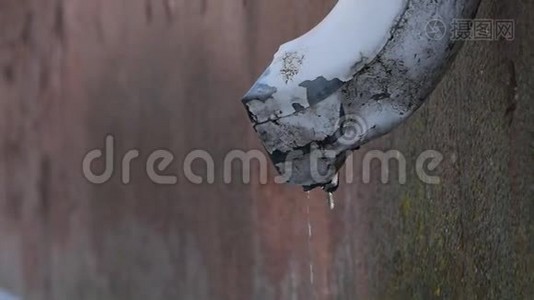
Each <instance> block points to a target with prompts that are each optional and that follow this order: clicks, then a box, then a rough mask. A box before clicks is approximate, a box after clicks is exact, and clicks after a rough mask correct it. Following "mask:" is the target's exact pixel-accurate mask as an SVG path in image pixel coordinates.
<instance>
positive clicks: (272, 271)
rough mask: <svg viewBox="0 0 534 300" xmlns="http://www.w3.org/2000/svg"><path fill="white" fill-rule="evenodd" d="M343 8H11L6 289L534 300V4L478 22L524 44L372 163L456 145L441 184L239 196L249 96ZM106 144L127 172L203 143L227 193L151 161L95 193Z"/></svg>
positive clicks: (475, 71)
mask: <svg viewBox="0 0 534 300" xmlns="http://www.w3.org/2000/svg"><path fill="white" fill-rule="evenodd" d="M332 5H333V1H326V0H311V1H299V0H292V1H288V0H269V1H257V0H255V1H250V0H249V1H237V0H228V1H222V0H219V1H215V0H213V1H212V0H203V1H184V0H94V1H83V0H2V1H0V71H1V72H0V113H1V115H0V136H1V138H0V166H1V167H0V238H1V239H0V287H2V288H6V289H8V290H11V291H13V292H16V293H18V294H20V295H24V296H25V299H54V300H56V299H57V300H60V299H66V300H71V299H195V300H196V299H232V300H234V299H432V298H436V299H530V298H532V297H533V296H534V290H533V287H534V254H533V252H534V244H533V242H532V241H533V240H534V223H533V222H534V218H533V217H534V186H533V184H534V174H533V166H534V144H533V143H534V142H533V141H534V121H533V116H534V104H533V102H532V97H533V93H534V82H533V79H532V75H533V67H534V50H533V47H534V38H533V35H532V27H533V25H534V24H533V23H534V21H533V15H534V4H533V3H532V2H531V1H524V0H523V1H519V0H514V1H506V2H504V1H501V2H497V1H493V0H484V1H483V4H482V8H481V11H480V13H479V17H480V18H495V19H499V18H512V19H515V20H516V25H517V26H516V27H517V28H516V30H517V37H516V39H515V41H513V42H506V41H499V42H496V41H494V42H468V43H466V46H465V47H464V49H463V50H462V51H461V53H460V55H459V58H458V60H457V61H456V63H455V64H454V66H453V67H452V69H451V71H450V73H449V74H448V75H447V76H446V78H445V79H444V81H443V82H442V83H441V85H440V86H439V88H438V89H437V90H436V91H435V93H434V94H433V96H432V97H431V99H430V101H429V102H428V103H427V104H426V105H424V107H423V108H422V109H421V110H420V111H419V112H418V113H417V114H416V116H414V118H412V119H411V120H410V121H409V122H407V123H406V124H405V125H403V126H402V127H401V128H399V129H398V130H396V131H395V132H393V133H392V134H389V135H388V136H386V137H384V138H382V139H380V140H377V141H375V142H373V143H371V144H369V145H368V146H367V147H365V149H362V150H361V151H359V152H357V153H356V154H355V159H354V160H355V169H356V170H359V167H361V157H362V155H363V154H364V153H365V151H366V150H372V149H386V150H388V149H397V150H399V151H401V152H402V153H403V154H404V155H405V156H406V157H407V159H408V161H409V162H413V161H415V159H416V158H417V156H418V155H419V153H421V152H422V151H424V150H428V149H433V150H436V151H440V152H442V153H443V154H444V157H445V162H444V163H443V164H442V166H441V167H440V168H439V169H438V171H437V172H438V174H439V175H440V176H441V178H442V184H440V185H437V186H430V185H424V184H422V183H420V182H419V181H418V180H417V177H416V176H415V175H414V174H409V176H408V183H407V184H406V185H400V184H395V183H394V182H392V183H389V184H385V185H384V184H381V183H379V181H378V173H377V172H374V173H373V174H374V176H373V181H372V183H371V184H365V185H364V184H361V183H354V184H351V185H345V186H343V187H342V189H341V190H340V191H339V192H338V193H337V195H336V200H337V203H338V206H337V208H336V210H335V211H333V212H330V211H328V209H327V207H326V205H325V202H324V195H323V194H322V193H320V192H314V193H312V194H311V197H310V200H308V199H307V196H306V194H304V193H302V192H301V191H300V190H299V189H298V188H295V187H289V186H280V185H275V184H269V185H258V184H248V185H244V184H238V183H233V184H224V183H223V181H222V179H221V178H222V161H223V159H224V155H225V154H226V153H227V152H228V151H229V150H232V149H261V148H260V145H259V142H258V139H257V137H256V136H255V135H254V133H253V132H252V130H251V126H250V123H249V121H248V119H247V116H246V113H245V111H244V109H243V108H242V106H241V103H240V101H239V99H240V97H241V96H242V95H243V93H244V92H245V91H246V90H247V88H248V87H249V86H250V84H251V83H252V82H253V80H254V79H255V78H256V77H257V76H258V75H259V73H260V72H261V70H263V68H264V67H265V65H266V64H267V63H268V62H269V61H270V59H271V56H272V53H274V51H275V50H276V47H277V46H278V45H279V44H280V43H281V42H283V41H286V40H289V39H291V38H293V37H294V36H296V35H297V34H299V33H302V32H304V31H306V30H307V29H308V28H310V27H311V26H312V25H313V24H315V23H316V22H317V21H318V20H320V19H321V18H322V16H323V15H324V14H325V13H326V12H327V11H328V9H329V8H330V7H331V6H332ZM107 134H113V135H114V136H115V138H116V152H117V153H116V154H117V161H116V165H117V167H118V166H119V161H118V160H119V159H120V155H121V154H123V153H124V152H126V151H127V150H130V149H133V148H136V149H139V150H140V151H141V154H142V158H144V159H146V157H147V156H148V154H149V153H150V151H153V150H155V149H161V148H166V149H170V150H172V151H173V152H174V154H175V157H176V160H175V162H174V163H173V164H172V165H171V167H170V170H171V172H172V171H175V172H173V173H177V174H182V173H183V172H180V170H181V168H182V165H181V163H182V161H183V159H184V158H185V156H186V155H187V153H189V152H190V151H191V150H195V149H204V150H208V151H209V152H210V153H211V154H212V155H213V156H214V158H215V161H216V162H217V164H216V165H217V176H216V182H215V184H211V185H208V184H203V185H194V184H191V183H189V182H188V181H187V180H186V179H185V178H184V177H183V176H180V178H179V183H178V184H177V185H174V186H167V187H162V186H156V185H154V184H153V183H151V182H150V181H149V180H148V178H147V177H146V175H145V171H144V165H143V164H142V161H140V162H137V163H135V164H134V165H133V169H132V182H131V183H130V184H129V185H123V184H121V182H120V174H115V176H114V177H113V179H112V180H111V181H110V182H108V183H106V184H104V185H100V186H97V185H92V184H90V183H89V182H88V181H87V180H85V179H84V177H83V175H82V171H81V163H82V159H83V157H84V155H85V154H86V153H87V152H88V151H89V150H92V149H94V148H97V147H102V146H103V144H104V138H105V136H106V135H107ZM409 165H410V164H409ZM411 165H413V163H412V164H411ZM195 166H196V167H198V169H199V170H202V166H201V165H198V166H197V165H195ZM377 167H378V166H376V165H375V169H374V170H376V169H377ZM409 170H410V171H411V172H413V168H412V169H410V168H409ZM235 174H236V176H239V175H238V173H237V170H236V171H235ZM273 175H274V174H273V173H272V169H271V174H270V176H273ZM356 179H357V182H360V181H361V178H359V176H357V178H356ZM308 209H309V211H310V215H309V219H310V222H311V225H312V229H313V236H312V238H311V239H309V238H308V225H307V219H308V215H307V211H308ZM310 263H311V264H312V265H313V271H314V272H313V273H314V276H313V280H311V278H310Z"/></svg>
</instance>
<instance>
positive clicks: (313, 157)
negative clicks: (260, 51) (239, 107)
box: [242, 0, 480, 191]
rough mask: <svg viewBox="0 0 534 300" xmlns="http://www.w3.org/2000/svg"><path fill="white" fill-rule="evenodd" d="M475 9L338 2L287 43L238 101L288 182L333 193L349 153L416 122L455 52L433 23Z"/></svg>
mask: <svg viewBox="0 0 534 300" xmlns="http://www.w3.org/2000/svg"><path fill="white" fill-rule="evenodd" d="M479 3H480V0H457V1H450V0H441V1H426V0H410V1H404V0H396V1H390V0H387V1H386V0H380V1H376V0H373V1H372V0H366V1H361V0H340V1H339V2H338V3H337V5H336V7H334V9H333V10H332V12H331V13H330V14H329V15H328V16H327V17H326V18H325V20H323V21H322V22H321V23H320V24H319V25H318V26H317V27H315V28H314V29H312V30H311V31H310V32H308V33H307V34H305V35H303V36H302V37H300V38H298V39H296V40H294V41H291V42H289V43H286V44H284V45H282V46H281V47H280V49H279V51H278V52H277V53H276V54H275V56H274V60H273V62H272V63H271V65H270V66H269V67H268V68H267V70H266V71H265V72H264V74H263V75H262V76H261V77H260V78H259V79H258V81H257V82H256V83H255V84H254V86H253V87H252V88H251V90H250V91H249V92H248V93H247V94H246V95H245V96H244V97H243V100H242V101H243V103H244V105H245V107H246V109H247V111H248V114H249V116H250V119H251V121H252V122H253V124H254V129H255V130H256V132H257V133H258V134H259V136H260V138H261V140H262V142H263V144H264V146H265V148H266V150H267V151H268V152H269V154H270V156H271V159H272V161H273V163H274V165H275V166H276V168H277V169H278V171H279V172H280V173H281V174H283V175H284V176H285V178H286V179H287V182H288V183H291V184H298V185H301V186H303V187H304V188H305V189H312V188H315V187H323V188H325V189H326V190H329V191H331V190H335V189H336V188H337V182H336V180H335V178H337V176H336V174H337V173H338V171H339V169H340V168H341V167H342V165H343V163H344V161H345V158H346V155H347V152H348V151H352V150H355V149H358V148H359V147H360V146H361V145H363V144H365V143H367V142H369V141H371V140H373V139H375V138H377V137H380V136H382V135H384V134H386V133H388V132H390V131H391V130H393V129H394V128H395V127H396V126H398V125H399V124H400V123H402V122H403V121H405V120H406V119H407V118H408V117H409V116H411V115H412V114H413V113H414V112H415V111H416V110H417V109H418V108H419V107H420V106H421V105H422V104H423V102H424V101H425V100H426V99H427V98H428V96H429V94H430V93H431V92H432V91H433V89H434V88H435V87H436V85H437V84H438V83H439V81H440V79H441V78H442V76H443V75H444V73H445V71H446V69H447V67H448V65H449V64H450V62H451V61H452V59H453V57H454V55H455V54H456V53H457V51H458V49H459V46H460V45H461V42H459V41H454V40H453V39H452V31H451V30H444V32H442V35H441V36H440V37H439V38H436V36H435V35H432V34H430V33H432V31H431V30H432V29H434V28H432V27H429V26H430V24H431V22H432V21H436V22H437V23H439V24H443V25H445V29H447V28H450V25H452V24H453V22H454V19H466V18H473V17H474V16H475V13H476V11H477V8H478V6H479ZM436 29H439V28H436ZM442 29H443V28H442Z"/></svg>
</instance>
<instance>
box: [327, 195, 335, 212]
mask: <svg viewBox="0 0 534 300" xmlns="http://www.w3.org/2000/svg"><path fill="white" fill-rule="evenodd" d="M328 206H329V207H330V210H333V209H334V208H336V202H335V201H334V194H333V193H328Z"/></svg>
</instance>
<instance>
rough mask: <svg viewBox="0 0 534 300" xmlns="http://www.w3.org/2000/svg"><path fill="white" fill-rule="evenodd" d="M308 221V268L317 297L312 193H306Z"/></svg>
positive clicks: (311, 284) (312, 288)
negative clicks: (311, 214) (314, 271)
mask: <svg viewBox="0 0 534 300" xmlns="http://www.w3.org/2000/svg"><path fill="white" fill-rule="evenodd" d="M306 200H307V201H306V220H307V224H308V261H309V263H308V266H309V273H310V274H309V275H310V287H311V293H312V295H315V293H314V281H315V278H314V273H313V255H312V254H313V253H312V252H313V251H312V238H313V231H312V223H311V219H310V192H306Z"/></svg>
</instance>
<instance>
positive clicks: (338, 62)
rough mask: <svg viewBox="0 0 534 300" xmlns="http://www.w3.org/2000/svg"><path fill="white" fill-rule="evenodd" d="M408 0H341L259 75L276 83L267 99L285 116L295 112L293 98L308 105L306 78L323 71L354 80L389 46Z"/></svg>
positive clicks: (283, 48)
mask: <svg viewBox="0 0 534 300" xmlns="http://www.w3.org/2000/svg"><path fill="white" fill-rule="evenodd" d="M405 4H406V0H340V1H339V2H338V3H337V4H336V6H335V7H334V9H333V10H332V11H331V12H330V14H329V15H328V16H327V17H326V18H325V19H324V20H323V21H322V22H321V23H319V24H318V25H317V26H316V27H315V28H313V29H312V30H311V31H309V32H308V33H306V34H304V35H303V36H301V37H299V38H297V39H295V40H293V41H290V42H288V43H286V44H283V45H282V46H280V49H279V50H278V52H277V53H276V54H275V55H274V59H273V62H272V63H271V65H270V67H269V70H270V72H269V74H267V75H266V76H265V77H263V78H262V79H261V83H263V84H267V85H269V86H272V87H276V89H277V92H276V93H275V94H274V95H273V99H272V100H268V101H267V102H269V104H270V106H273V107H274V106H279V107H280V109H281V110H282V111H283V112H282V114H281V115H282V116H286V115H289V114H291V113H293V112H294V110H293V109H292V108H291V106H290V105H291V104H293V103H298V104H300V105H302V106H303V107H309V103H308V99H306V98H307V97H306V88H304V87H302V86H301V84H302V82H305V81H313V80H315V79H317V78H319V77H323V78H325V79H326V80H334V79H339V80H341V81H343V82H347V81H349V80H351V79H352V78H353V76H354V75H355V74H356V72H357V71H359V70H360V69H361V68H363V67H364V66H365V65H366V64H368V63H369V62H371V61H372V60H373V59H374V58H375V57H376V56H377V55H378V53H379V52H380V50H382V48H383V47H384V46H385V44H386V43H387V40H388V38H389V37H390V34H391V29H392V28H393V27H394V26H395V24H396V23H397V21H398V18H399V17H400V15H401V14H402V12H404V10H405ZM273 102H274V103H273ZM275 103H276V104H275ZM286 110H287V112H286Z"/></svg>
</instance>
